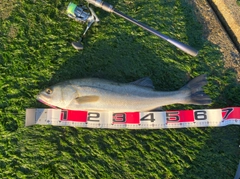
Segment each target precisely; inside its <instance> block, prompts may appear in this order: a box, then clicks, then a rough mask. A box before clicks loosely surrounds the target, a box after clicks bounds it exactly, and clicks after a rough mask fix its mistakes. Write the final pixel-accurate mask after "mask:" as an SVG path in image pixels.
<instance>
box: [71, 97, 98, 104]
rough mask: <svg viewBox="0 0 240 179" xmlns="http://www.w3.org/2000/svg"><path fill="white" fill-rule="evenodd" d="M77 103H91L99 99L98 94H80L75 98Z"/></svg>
mask: <svg viewBox="0 0 240 179" xmlns="http://www.w3.org/2000/svg"><path fill="white" fill-rule="evenodd" d="M75 100H76V101H77V102H78V103H91V102H96V101H98V100H99V96H82V97H77V98H76V99H75Z"/></svg>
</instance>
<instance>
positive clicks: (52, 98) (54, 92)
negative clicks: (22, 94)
mask: <svg viewBox="0 0 240 179" xmlns="http://www.w3.org/2000/svg"><path fill="white" fill-rule="evenodd" d="M76 97H77V91H76V89H75V88H74V87H73V86H71V85H70V84H68V83H65V82H63V83H60V84H57V85H54V86H51V87H48V88H46V89H45V90H43V91H41V92H40V93H39V94H38V95H37V100H38V101H40V102H41V103H44V104H46V105H48V106H50V107H53V108H56V107H59V108H62V109H65V108H66V107H67V106H68V105H69V104H70V103H71V101H72V100H74V99H75V98H76Z"/></svg>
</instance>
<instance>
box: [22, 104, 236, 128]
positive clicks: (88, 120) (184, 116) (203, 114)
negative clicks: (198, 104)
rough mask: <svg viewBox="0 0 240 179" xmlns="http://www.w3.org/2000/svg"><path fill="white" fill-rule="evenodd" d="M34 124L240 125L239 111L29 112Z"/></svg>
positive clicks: (58, 110)
mask: <svg viewBox="0 0 240 179" xmlns="http://www.w3.org/2000/svg"><path fill="white" fill-rule="evenodd" d="M35 124H39V125H54V126H72V127H85V128H107V129H125V128H127V129H161V128H186V127H210V126H212V127H221V126H226V125H240V107H227V108H223V109H199V110H174V111H161V112H125V113H124V112H123V113H114V112H92V111H91V112H88V111H72V110H63V109H47V108H44V109H42V108H37V109H26V121H25V126H30V125H35Z"/></svg>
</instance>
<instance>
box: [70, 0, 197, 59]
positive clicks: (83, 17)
mask: <svg viewBox="0 0 240 179" xmlns="http://www.w3.org/2000/svg"><path fill="white" fill-rule="evenodd" d="M86 1H87V2H88V3H89V4H92V5H94V6H96V7H99V8H101V9H103V10H105V11H107V12H110V13H114V14H116V15H118V16H120V17H122V18H124V19H126V20H128V21H130V22H132V23H133V24H136V25H137V26H139V27H141V28H143V29H145V30H147V31H148V32H150V33H152V34H154V35H156V36H158V37H160V38H161V39H163V40H165V41H167V42H169V43H171V44H172V45H174V46H176V47H177V48H179V49H181V50H182V51H184V52H186V53H187V54H189V55H192V56H197V54H198V51H197V50H196V49H194V48H193V47H190V46H189V45H186V44H184V43H182V42H179V41H177V40H175V39H172V38H170V37H168V36H167V35H164V34H162V33H160V32H158V31H157V30H155V29H153V28H151V27H149V26H147V25H145V24H143V23H141V22H138V21H137V20H135V19H133V18H131V17H129V16H127V15H125V14H123V13H122V12H120V11H118V10H116V9H114V8H113V6H112V5H110V4H108V3H106V2H103V1H102V0H86ZM89 9H90V13H85V12H84V6H83V7H78V6H77V5H75V4H73V3H69V5H68V8H67V13H68V16H69V17H71V18H74V19H76V20H77V21H80V22H85V21H86V22H88V26H87V28H86V30H85V32H84V34H83V35H82V37H83V36H84V35H85V34H86V32H87V30H88V29H89V28H90V26H91V25H92V24H93V22H98V21H99V19H98V18H97V16H96V14H95V13H94V11H93V10H92V9H91V8H89ZM82 37H81V38H80V40H79V41H78V42H73V43H72V45H73V47H74V48H76V49H78V50H80V49H83V46H82V44H81V41H82Z"/></svg>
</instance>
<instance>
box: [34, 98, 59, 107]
mask: <svg viewBox="0 0 240 179" xmlns="http://www.w3.org/2000/svg"><path fill="white" fill-rule="evenodd" d="M37 100H38V101H39V102H41V103H43V104H45V105H47V106H49V107H51V108H54V109H56V108H57V107H56V106H54V105H52V104H48V103H47V102H46V101H44V100H42V99H41V98H40V97H39V96H37Z"/></svg>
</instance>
